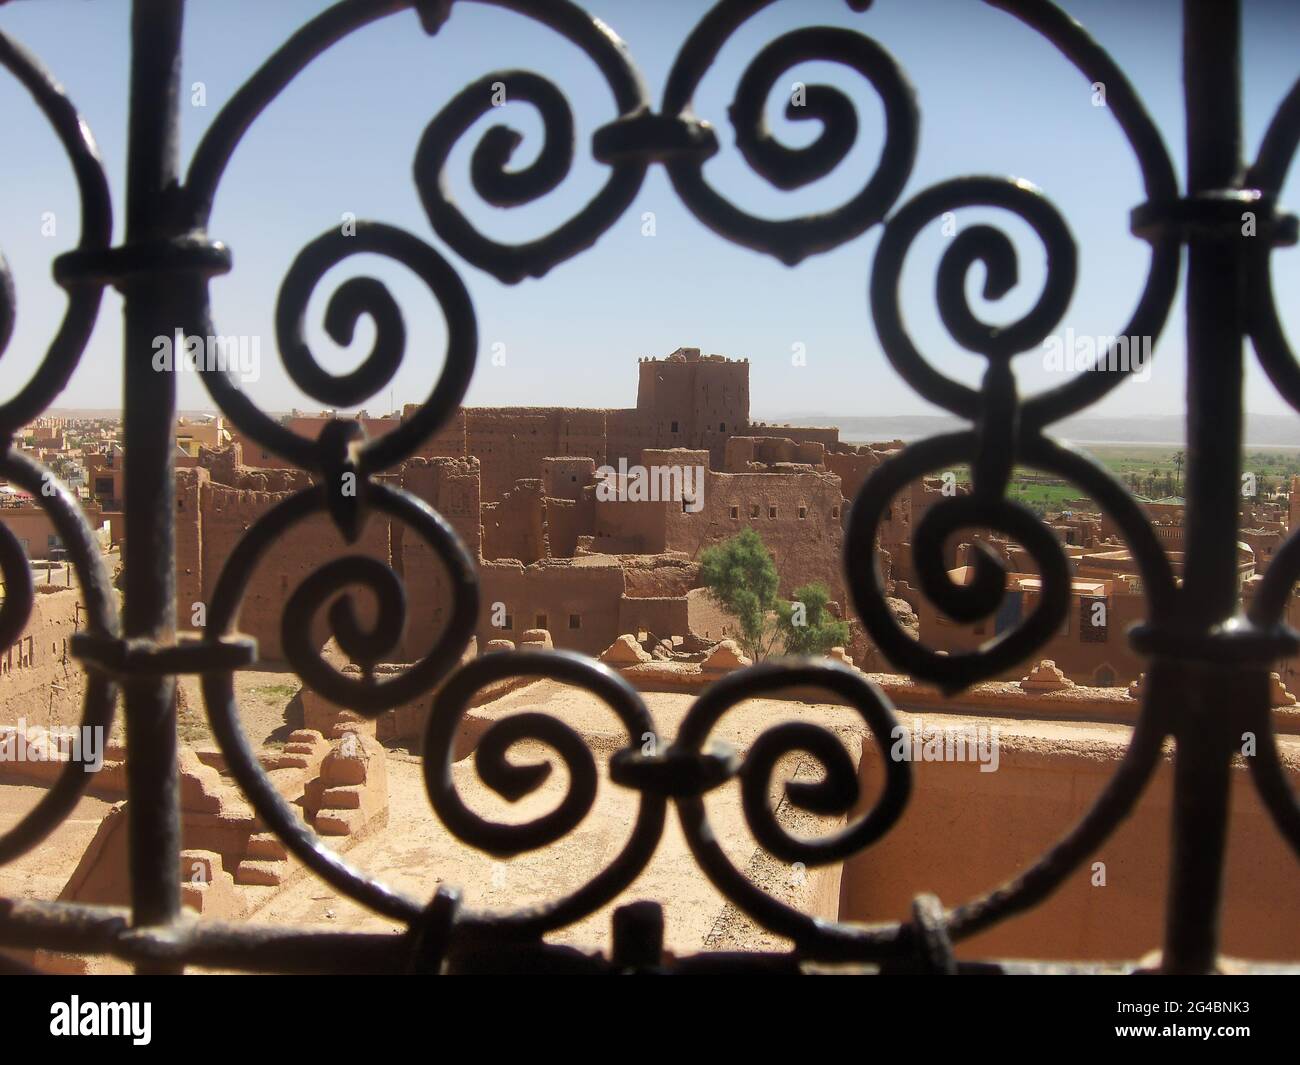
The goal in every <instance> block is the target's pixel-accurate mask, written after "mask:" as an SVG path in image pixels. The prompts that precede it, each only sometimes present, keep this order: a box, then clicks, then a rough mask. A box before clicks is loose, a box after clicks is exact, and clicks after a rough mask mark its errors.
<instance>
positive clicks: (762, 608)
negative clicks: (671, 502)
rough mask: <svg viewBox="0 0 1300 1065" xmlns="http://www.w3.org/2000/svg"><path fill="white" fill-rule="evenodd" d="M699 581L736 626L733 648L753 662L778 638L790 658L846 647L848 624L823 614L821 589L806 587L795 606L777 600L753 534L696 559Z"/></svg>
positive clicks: (771, 567)
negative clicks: (733, 620)
mask: <svg viewBox="0 0 1300 1065" xmlns="http://www.w3.org/2000/svg"><path fill="white" fill-rule="evenodd" d="M700 579H701V581H702V582H703V584H704V587H706V588H707V589H708V590H709V595H710V597H711V598H712V599H713V601H714V602H715V603H717V604H718V606H720V607H721V608H722V609H723V610H725V611H726V612H727V613H728V614H730V615H731V616H732V617H734V618H735V619H736V621H737V622H738V623H739V625H740V636H739V639H738V640H737V642H738V643H739V644H740V646H741V649H742V650H743V651H744V652H745V654H746V655H748V656H749V657H750V658H752V659H753V660H754V661H756V662H757V661H758V660H759V659H761V658H765V657H766V656H767V654H768V653H769V652H770V651H771V649H772V646H773V644H775V643H776V640H777V638H778V637H780V638H781V640H782V642H783V643H784V644H785V649H786V652H787V653H789V654H807V655H819V654H825V653H826V652H827V651H829V650H830V649H831V648H832V647H839V646H842V645H843V644H845V643H846V642H847V641H848V638H849V626H848V624H847V623H846V622H843V621H837V620H836V619H835V618H834V617H832V616H831V614H830V612H829V611H828V610H827V609H826V607H827V605H828V604H829V603H830V592H829V591H827V589H826V587H825V585H823V584H820V583H817V582H813V583H811V584H805V585H804V586H803V587H802V588H799V589H797V590H796V591H795V593H794V594H795V598H794V601H793V602H786V601H785V600H783V599H779V598H778V597H777V594H776V591H777V587H778V585H779V584H780V578H779V576H778V574H777V572H776V564H775V563H774V562H773V561H772V556H771V554H770V553H769V552H768V550H767V547H766V545H765V544H764V543H763V540H762V538H761V537H760V536H759V535H758V533H756V532H755V531H754V530H753V529H744V530H743V531H741V532H740V533H738V534H737V535H736V536H733V537H732V538H731V539H730V540H726V541H724V542H723V543H720V544H715V545H714V546H713V547H710V548H708V549H706V550H705V551H704V553H703V554H702V555H701V556H700Z"/></svg>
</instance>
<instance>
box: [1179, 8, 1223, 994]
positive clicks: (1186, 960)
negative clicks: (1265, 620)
mask: <svg viewBox="0 0 1300 1065" xmlns="http://www.w3.org/2000/svg"><path fill="white" fill-rule="evenodd" d="M1183 13H1184V26H1183V79H1184V98H1185V102H1186V110H1187V195H1188V197H1189V198H1190V199H1192V200H1195V199H1196V197H1197V196H1198V194H1202V193H1209V192H1213V191H1216V190H1221V189H1227V188H1232V187H1236V186H1238V185H1239V184H1240V182H1241V178H1242V173H1243V169H1244V167H1243V164H1242V161H1241V56H1240V45H1241V42H1240V37H1241V10H1240V4H1239V2H1238V0H1185V3H1184V6H1183ZM1187 240H1188V271H1187V412H1188V413H1187V452H1188V456H1187V481H1186V497H1187V508H1186V519H1185V524H1186V556H1185V563H1186V565H1185V570H1184V573H1185V576H1184V583H1183V588H1182V596H1183V599H1184V603H1183V607H1184V611H1183V617H1184V618H1185V619H1186V622H1187V624H1188V625H1189V626H1191V627H1192V628H1193V629H1194V630H1195V631H1197V632H1198V633H1199V634H1200V635H1202V636H1205V637H1208V636H1210V635H1211V633H1212V631H1213V630H1214V628H1215V626H1217V625H1219V624H1221V623H1222V622H1224V621H1226V620H1228V619H1229V618H1231V617H1233V616H1234V615H1235V614H1236V613H1237V606H1238V602H1237V600H1238V586H1237V512H1238V508H1239V506H1240V503H1241V442H1242V338H1243V333H1244V315H1243V305H1242V297H1241V287H1242V271H1241V260H1240V258H1239V250H1238V248H1237V247H1235V246H1234V245H1233V244H1232V243H1230V242H1228V241H1227V240H1225V239H1224V235H1223V234H1222V233H1219V232H1209V233H1207V232H1205V231H1204V230H1202V229H1200V228H1198V227H1192V229H1191V230H1190V231H1189V233H1188V236H1187ZM1236 676H1237V674H1236V671H1235V670H1234V669H1232V668H1231V667H1228V666H1222V665H1212V664H1198V665H1196V666H1195V667H1194V668H1192V669H1190V670H1189V671H1184V672H1183V674H1182V677H1183V680H1184V683H1183V684H1181V685H1178V686H1176V687H1171V688H1168V689H1166V690H1165V691H1164V692H1162V693H1160V694H1161V696H1162V697H1164V698H1173V697H1175V696H1177V697H1179V698H1180V699H1181V701H1182V707H1181V708H1180V710H1179V711H1178V712H1177V713H1171V714H1170V715H1169V719H1170V720H1171V721H1172V722H1173V731H1174V736H1175V738H1176V740H1177V744H1178V746H1177V754H1176V760H1175V769H1174V774H1175V776H1174V817H1173V852H1172V864H1171V870H1170V881H1169V902H1168V909H1167V912H1166V925H1165V953H1164V969H1165V970H1166V971H1167V972H1179V973H1185V972H1209V971H1211V970H1213V969H1214V967H1215V964H1216V955H1217V951H1218V939H1219V906H1220V897H1221V894H1222V888H1223V883H1222V881H1223V860H1224V847H1225V841H1226V837H1227V819H1228V797H1229V790H1230V786H1231V782H1230V779H1229V765H1230V760H1231V753H1232V752H1231V749H1230V747H1229V746H1228V744H1227V742H1226V741H1227V736H1226V733H1225V730H1224V728H1223V727H1222V725H1223V722H1224V719H1225V717H1226V714H1227V711H1228V708H1229V706H1230V701H1231V699H1232V698H1233V681H1234V678H1235V677H1236Z"/></svg>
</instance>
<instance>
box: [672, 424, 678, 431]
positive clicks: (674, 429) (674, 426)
mask: <svg viewBox="0 0 1300 1065" xmlns="http://www.w3.org/2000/svg"><path fill="white" fill-rule="evenodd" d="M672 431H673V432H674V433H675V432H677V423H676V422H673V425H672Z"/></svg>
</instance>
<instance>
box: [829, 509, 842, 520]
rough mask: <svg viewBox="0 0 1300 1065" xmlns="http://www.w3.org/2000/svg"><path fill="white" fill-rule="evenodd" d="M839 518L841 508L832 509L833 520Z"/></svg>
mask: <svg viewBox="0 0 1300 1065" xmlns="http://www.w3.org/2000/svg"><path fill="white" fill-rule="evenodd" d="M839 516H840V508H839V507H831V517H832V518H838V517H839Z"/></svg>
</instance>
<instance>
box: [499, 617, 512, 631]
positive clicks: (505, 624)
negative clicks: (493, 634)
mask: <svg viewBox="0 0 1300 1065" xmlns="http://www.w3.org/2000/svg"><path fill="white" fill-rule="evenodd" d="M501 627H502V628H503V629H513V628H514V627H515V619H514V618H513V617H512V616H511V615H509V614H507V615H506V618H505V621H503V622H502V623H501Z"/></svg>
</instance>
